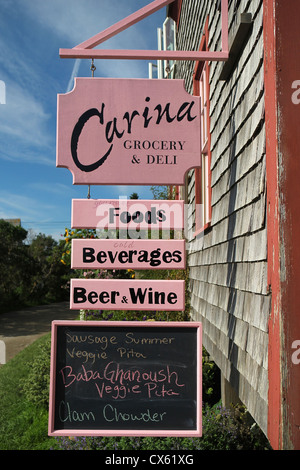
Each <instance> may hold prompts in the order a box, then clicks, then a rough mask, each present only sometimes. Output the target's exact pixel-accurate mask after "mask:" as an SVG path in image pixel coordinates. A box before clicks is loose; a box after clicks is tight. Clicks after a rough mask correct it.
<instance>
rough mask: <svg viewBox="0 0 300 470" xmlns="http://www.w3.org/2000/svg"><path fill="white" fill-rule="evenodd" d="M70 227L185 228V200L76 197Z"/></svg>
mask: <svg viewBox="0 0 300 470" xmlns="http://www.w3.org/2000/svg"><path fill="white" fill-rule="evenodd" d="M71 227H72V228H90V229H103V228H108V229H116V228H123V229H128V230H133V231H134V230H139V229H149V228H154V229H156V228H159V229H162V228H164V229H183V228H184V201H163V200H153V201H151V200H142V199H129V200H127V199H73V200H72V220H71ZM135 238H137V237H135Z"/></svg>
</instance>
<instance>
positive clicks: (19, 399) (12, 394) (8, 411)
mask: <svg viewBox="0 0 300 470" xmlns="http://www.w3.org/2000/svg"><path fill="white" fill-rule="evenodd" d="M49 336H50V334H49V335H46V336H43V337H42V338H40V339H39V340H37V341H35V342H34V343H33V344H32V345H30V346H28V347H27V348H25V349H24V350H23V351H21V352H20V353H19V354H17V356H15V357H14V358H13V359H12V360H11V361H9V362H8V363H7V364H5V365H3V366H1V368H0V450H47V449H50V448H51V447H52V446H55V439H54V438H50V437H48V410H47V408H46V407H43V406H41V407H38V406H36V405H34V404H32V403H30V402H28V401H27V400H26V398H25V396H24V393H23V392H22V387H21V384H22V380H23V379H24V378H26V377H27V375H28V373H29V371H30V364H31V363H32V362H33V361H34V359H35V357H36V355H37V354H38V350H39V345H40V344H42V343H43V342H45V341H47V340H48V338H49Z"/></svg>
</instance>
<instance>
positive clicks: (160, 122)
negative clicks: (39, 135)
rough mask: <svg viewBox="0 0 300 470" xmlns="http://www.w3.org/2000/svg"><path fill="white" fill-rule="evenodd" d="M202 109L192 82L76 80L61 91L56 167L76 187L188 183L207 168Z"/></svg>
mask: <svg viewBox="0 0 300 470" xmlns="http://www.w3.org/2000/svg"><path fill="white" fill-rule="evenodd" d="M199 111H200V97H198V96H191V95H190V94H188V93H187V92H186V90H185V88H184V80H148V79H106V78H76V79H75V88H74V89H73V91H72V92H70V93H67V94H64V95H59V96H58V117H57V162H56V164H57V166H58V167H64V168H68V169H69V170H70V171H71V172H72V173H73V184H108V185H122V184H124V185H172V184H176V185H183V184H184V182H185V173H186V172H187V171H188V170H190V169H191V168H195V167H200V166H201V151H200V148H201V131H200V127H201V126H200V112H199Z"/></svg>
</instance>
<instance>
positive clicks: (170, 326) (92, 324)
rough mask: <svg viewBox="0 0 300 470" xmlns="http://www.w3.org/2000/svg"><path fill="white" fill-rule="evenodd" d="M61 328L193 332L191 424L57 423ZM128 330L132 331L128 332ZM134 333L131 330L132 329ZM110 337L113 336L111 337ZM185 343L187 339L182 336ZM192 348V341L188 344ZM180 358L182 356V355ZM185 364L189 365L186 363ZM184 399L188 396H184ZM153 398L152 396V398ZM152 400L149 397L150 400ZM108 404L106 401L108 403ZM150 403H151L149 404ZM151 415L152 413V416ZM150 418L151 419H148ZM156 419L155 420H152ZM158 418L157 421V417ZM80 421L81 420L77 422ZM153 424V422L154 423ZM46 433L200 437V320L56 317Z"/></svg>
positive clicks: (52, 343) (53, 330)
mask: <svg viewBox="0 0 300 470" xmlns="http://www.w3.org/2000/svg"><path fill="white" fill-rule="evenodd" d="M63 328H71V329H72V328H77V329H78V328H79V330H78V331H81V330H82V331H83V332H84V331H85V330H88V329H90V328H92V329H93V330H94V329H96V330H99V333H101V334H102V335H104V334H105V332H108V331H109V332H112V331H114V330H116V331H117V332H118V333H119V334H120V332H121V331H122V333H123V332H124V334H126V332H127V333H128V332H130V331H132V332H136V331H141V329H142V330H143V331H145V333H146V334H148V333H150V332H151V331H152V332H153V328H155V334H156V335H157V334H159V333H160V332H162V334H165V333H166V332H167V333H169V332H176V333H177V334H179V335H180V336H183V335H181V332H182V333H184V332H187V331H189V332H192V331H193V332H194V339H195V340H194V342H193V346H192V348H193V350H192V351H190V354H191V353H192V354H193V355H194V356H195V361H194V362H195V364H194V368H193V371H194V372H195V375H196V377H194V378H193V379H192V381H193V389H194V392H193V394H194V395H193V397H191V399H190V401H191V403H193V419H194V426H193V428H192V429H188V428H186V427H183V426H182V425H181V424H180V423H179V422H178V426H177V422H176V426H175V428H172V429H164V428H163V427H162V428H160V427H159V425H158V426H157V427H156V428H155V429H153V428H149V429H148V428H145V429H139V428H138V427H137V428H136V429H135V428H132V426H128V427H123V428H121V429H120V427H119V426H118V425H116V426H114V427H112V428H109V429H107V428H104V427H97V428H91V427H89V426H86V427H85V428H76V423H75V425H74V423H72V426H70V427H68V426H65V427H63V428H60V427H59V426H57V425H56V419H55V415H56V410H57V402H58V400H57V395H56V391H57V390H56V389H57V377H56V376H57V362H58V359H57V357H58V348H59V347H63V346H64V345H61V344H59V338H58V336H59V331H60V330H62V329H63ZM130 334H131V333H130ZM132 335H133V333H132ZM111 338H112V337H111ZM185 341H186V343H187V340H185ZM187 346H188V347H189V348H191V345H187ZM181 360H182V359H181ZM185 367H191V366H190V364H187V365H186V366H185ZM185 400H186V401H187V399H185ZM152 401H153V400H152ZM134 402H135V403H136V405H137V406H138V395H136V396H134ZM150 402H151V400H150ZM108 406H109V405H108ZM149 406H150V405H149ZM170 406H171V408H170V411H171V413H173V414H175V415H176V413H178V410H179V407H178V404H177V405H176V402H175V405H174V404H170ZM153 416H154V415H152V417H153ZM150 421H151V420H150ZM155 421H156V420H155ZM157 421H159V420H158V419H157ZM79 424H80V422H79ZM155 426H156V425H155ZM48 435H49V436H70V437H72V436H74V437H75V436H157V437H170V436H174V437H201V436H202V324H201V323H200V322H192V321H191V322H156V321H126V322H124V321H122V322H116V321H64V320H56V321H53V322H52V335H51V365H50V391H49V423H48Z"/></svg>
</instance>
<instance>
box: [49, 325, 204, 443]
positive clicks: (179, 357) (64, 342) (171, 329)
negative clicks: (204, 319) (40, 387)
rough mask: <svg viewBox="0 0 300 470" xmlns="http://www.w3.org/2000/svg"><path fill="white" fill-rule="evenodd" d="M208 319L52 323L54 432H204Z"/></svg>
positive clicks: (51, 414) (51, 428)
mask: <svg viewBox="0 0 300 470" xmlns="http://www.w3.org/2000/svg"><path fill="white" fill-rule="evenodd" d="M201 350H202V336H201V324H200V323H194V322H80V321H79V322H66V321H56V322H53V323H52V350H51V380H50V412H49V435H51V436H120V435H121V436H122V435H127V436H136V435H139V436H189V437H196V436H201V411H202V410H201V408H202V399H201V396H202V395H201V388H202V384H201V368H202V361H201Z"/></svg>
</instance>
